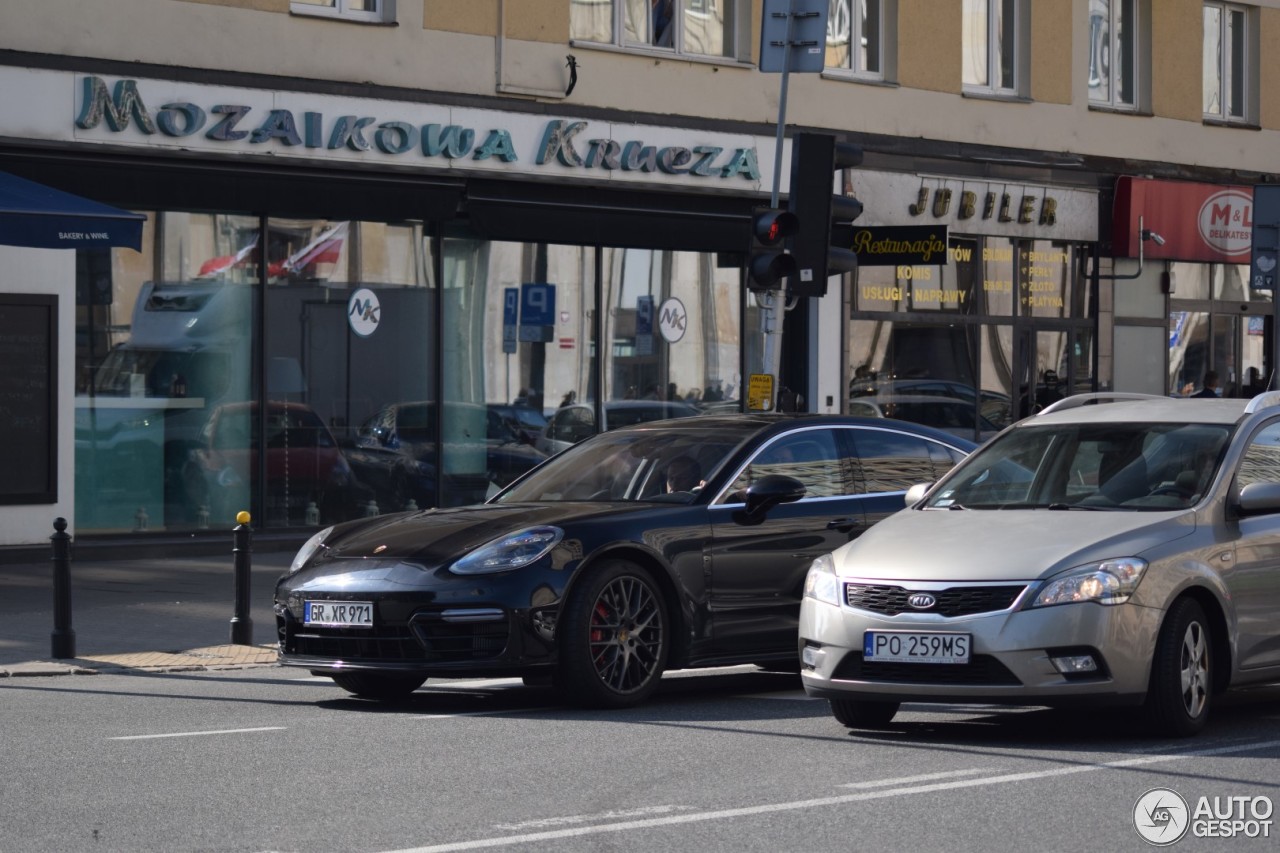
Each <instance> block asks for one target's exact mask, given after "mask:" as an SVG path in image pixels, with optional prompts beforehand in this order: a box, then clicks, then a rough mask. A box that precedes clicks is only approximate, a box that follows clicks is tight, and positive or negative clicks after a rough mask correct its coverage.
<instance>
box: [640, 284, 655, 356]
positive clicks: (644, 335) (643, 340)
mask: <svg viewBox="0 0 1280 853" xmlns="http://www.w3.org/2000/svg"><path fill="white" fill-rule="evenodd" d="M636 355H653V297H652V296H640V297H638V298H637V299H636Z"/></svg>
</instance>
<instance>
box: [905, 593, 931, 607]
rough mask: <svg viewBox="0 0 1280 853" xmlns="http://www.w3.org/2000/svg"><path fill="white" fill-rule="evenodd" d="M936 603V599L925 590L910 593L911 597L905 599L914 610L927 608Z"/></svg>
mask: <svg viewBox="0 0 1280 853" xmlns="http://www.w3.org/2000/svg"><path fill="white" fill-rule="evenodd" d="M937 603H938V599H936V598H934V597H933V596H932V595H930V594H929V593H927V592H915V593H912V594H911V597H910V598H908V599H907V604H910V605H911V606H912V607H914V608H915V609H916V610H928V609H929V608H930V607H932V606H933V605H935V604H937Z"/></svg>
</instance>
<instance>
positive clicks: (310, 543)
mask: <svg viewBox="0 0 1280 853" xmlns="http://www.w3.org/2000/svg"><path fill="white" fill-rule="evenodd" d="M332 532H333V528H332V527H326V528H325V529H324V530H321V531H320V532H319V533H317V534H316V535H315V536H312V537H311V538H310V539H308V540H307V541H306V542H304V543H302V547H301V548H299V549H298V553H297V556H295V557H294V558H293V562H292V563H290V564H289V574H293V573H294V572H296V571H298V569H301V568H302V567H303V566H305V565H306V564H307V561H308V560H310V559H311V558H312V557H314V556H315V554H316V551H319V550H320V546H321V545H323V544H324V540H326V539H328V538H329V534H330V533H332Z"/></svg>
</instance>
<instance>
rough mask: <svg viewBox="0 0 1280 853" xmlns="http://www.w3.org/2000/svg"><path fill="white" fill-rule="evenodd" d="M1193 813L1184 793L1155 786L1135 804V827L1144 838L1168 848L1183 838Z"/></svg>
mask: <svg viewBox="0 0 1280 853" xmlns="http://www.w3.org/2000/svg"><path fill="white" fill-rule="evenodd" d="M1190 825H1191V813H1190V810H1189V809H1188V808H1187V801H1186V800H1184V799H1182V795H1181V794H1179V793H1178V792H1177V791H1174V790H1172V789H1170V788H1152V789H1151V790H1150V791H1147V792H1146V793H1145V794H1143V795H1142V796H1141V797H1139V798H1138V802H1136V803H1134V805H1133V826H1134V829H1136V830H1138V834H1139V835H1141V836H1142V840H1143V841H1145V842H1147V843H1148V844H1154V845H1155V846H1157V847H1166V846H1168V845H1170V844H1173V843H1174V842H1176V841H1179V840H1181V839H1182V836H1184V835H1186V834H1187V827H1189V826H1190Z"/></svg>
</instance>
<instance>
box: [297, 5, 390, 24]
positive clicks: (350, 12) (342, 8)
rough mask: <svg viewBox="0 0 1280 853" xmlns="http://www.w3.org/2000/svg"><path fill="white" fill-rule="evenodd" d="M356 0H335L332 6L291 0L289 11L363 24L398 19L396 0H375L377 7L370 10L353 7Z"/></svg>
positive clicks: (384, 22) (381, 22)
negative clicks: (352, 4)
mask: <svg viewBox="0 0 1280 853" xmlns="http://www.w3.org/2000/svg"><path fill="white" fill-rule="evenodd" d="M353 2H354V0H333V5H332V6H323V5H320V4H318V3H312V2H307V0H289V13H290V14H293V15H305V16H307V17H313V18H336V19H338V20H343V21H355V22H357V23H362V24H391V23H395V20H396V0H373V2H374V3H376V4H377V8H376V9H375V10H374V11H372V12H370V11H367V10H365V9H352V8H350V5H351V3H353Z"/></svg>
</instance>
